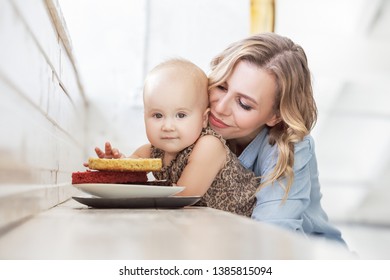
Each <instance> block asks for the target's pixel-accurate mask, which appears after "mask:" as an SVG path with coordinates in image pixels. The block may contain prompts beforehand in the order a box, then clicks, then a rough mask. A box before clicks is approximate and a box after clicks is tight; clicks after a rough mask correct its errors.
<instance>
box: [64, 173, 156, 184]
mask: <svg viewBox="0 0 390 280" xmlns="http://www.w3.org/2000/svg"><path fill="white" fill-rule="evenodd" d="M146 173H147V172H121V171H91V170H87V171H85V172H74V173H72V184H91V183H95V184H136V183H146V182H147V180H148V178H147V175H146Z"/></svg>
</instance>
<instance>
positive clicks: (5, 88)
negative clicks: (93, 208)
mask: <svg viewBox="0 0 390 280" xmlns="http://www.w3.org/2000/svg"><path fill="white" fill-rule="evenodd" d="M69 42H70V39H69V37H68V36H67V30H66V26H65V24H64V20H63V18H62V14H61V11H60V9H59V5H58V3H57V1H56V0H46V1H43V0H42V1H14V0H0V229H4V228H6V227H7V226H8V225H10V224H13V223H16V222H18V221H20V220H22V219H25V218H28V217H29V216H31V215H34V214H35V213H38V212H40V211H42V210H45V209H48V208H50V207H52V206H55V205H56V204H58V203H61V202H62V201H64V200H66V199H67V198H69V197H70V196H71V194H72V192H73V189H72V187H71V185H70V183H71V172H72V171H74V170H76V169H78V168H79V167H80V163H81V162H83V161H84V159H85V151H84V147H85V133H86V127H85V126H86V112H87V102H86V99H85V96H84V93H83V90H82V87H81V84H80V80H79V77H78V74H77V68H76V67H75V63H74V59H73V57H72V49H71V45H70V43H69Z"/></svg>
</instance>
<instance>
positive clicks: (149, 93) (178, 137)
mask: <svg viewBox="0 0 390 280" xmlns="http://www.w3.org/2000/svg"><path fill="white" fill-rule="evenodd" d="M198 88H199V87H196V86H194V84H193V82H192V81H191V80H189V78H188V79H180V78H178V77H170V78H167V77H158V76H156V77H153V78H152V79H150V80H149V82H148V86H147V87H146V88H145V91H144V110H145V112H144V119H145V126H146V134H147V137H148V139H149V141H150V143H151V144H152V145H153V146H155V147H157V148H159V149H162V150H164V151H165V152H167V153H172V154H176V153H178V152H180V151H181V150H183V149H185V148H186V147H188V146H190V145H192V144H193V143H195V141H196V140H197V139H198V138H199V135H200V133H201V131H202V128H203V127H206V125H207V121H208V119H207V111H206V110H207V106H205V102H202V98H206V100H207V99H208V95H207V92H198V91H199V90H198ZM202 95H203V96H202ZM203 100H204V99H203ZM206 104H207V102H206Z"/></svg>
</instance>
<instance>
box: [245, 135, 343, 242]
mask: <svg viewBox="0 0 390 280" xmlns="http://www.w3.org/2000/svg"><path fill="white" fill-rule="evenodd" d="M268 138H269V136H268V128H264V129H262V131H261V132H260V133H259V134H258V135H257V136H256V138H255V139H253V141H252V142H251V143H250V144H249V145H248V146H247V147H246V149H245V150H244V151H243V152H242V153H241V155H240V156H239V160H240V161H241V163H242V165H243V166H244V167H246V168H247V169H250V170H252V171H254V172H255V174H256V175H257V176H265V177H266V176H267V175H268V174H269V173H270V172H272V170H273V168H274V167H275V165H276V162H277V157H278V150H277V147H276V145H274V146H271V145H270V144H269V143H268ZM293 170H294V182H293V184H292V185H291V188H290V192H289V194H288V197H287V200H286V201H285V202H283V196H284V195H285V191H284V189H283V187H282V186H281V185H280V183H274V184H273V185H267V186H265V187H263V188H262V189H261V190H260V191H259V192H258V193H257V195H256V198H257V202H256V206H255V209H254V210H253V213H252V218H253V219H255V220H258V221H263V222H267V223H272V224H276V225H279V226H282V227H284V228H287V229H290V230H293V231H296V232H300V233H303V234H306V235H315V236H318V237H325V238H328V239H331V240H335V241H339V242H341V243H343V244H344V245H345V242H344V240H343V239H342V237H341V233H340V231H339V230H337V229H336V228H335V227H334V226H332V225H331V224H330V223H329V221H328V216H327V215H326V213H325V211H324V210H323V209H322V207H321V202H320V201H321V197H322V194H321V191H320V183H319V180H318V168H317V159H316V155H315V150H314V141H313V138H312V137H311V136H310V135H308V136H306V137H305V138H304V139H303V140H302V141H301V142H299V143H297V144H295V151H294V166H293ZM262 180H263V178H262ZM284 183H285V181H284Z"/></svg>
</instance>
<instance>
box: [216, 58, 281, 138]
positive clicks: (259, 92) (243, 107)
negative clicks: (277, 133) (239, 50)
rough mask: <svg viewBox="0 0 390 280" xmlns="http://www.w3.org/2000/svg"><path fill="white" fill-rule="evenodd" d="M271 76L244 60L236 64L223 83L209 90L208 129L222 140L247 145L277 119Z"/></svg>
mask: <svg viewBox="0 0 390 280" xmlns="http://www.w3.org/2000/svg"><path fill="white" fill-rule="evenodd" d="M275 92H276V85H275V81H274V78H273V76H271V75H270V74H268V73H267V72H265V71H264V70H262V69H261V68H259V67H257V66H256V65H254V64H251V63H249V62H247V61H240V62H238V63H237V65H236V66H235V68H234V69H233V72H232V74H231V75H230V76H229V77H228V78H227V80H226V82H225V83H224V84H222V85H220V86H218V87H215V88H212V89H211V90H210V108H211V111H210V116H209V123H210V126H211V127H212V128H213V129H214V130H215V131H216V132H218V133H219V134H220V135H221V136H222V137H223V138H225V139H234V140H235V141H236V142H237V143H238V144H240V145H247V144H249V143H250V141H252V140H253V139H254V138H255V137H256V135H257V134H258V133H259V132H260V131H261V129H262V128H263V127H264V126H265V125H266V124H267V125H269V126H274V125H275V124H276V123H278V117H277V116H276V114H275V112H274V110H273V104H274V100H275V94H276V93H275Z"/></svg>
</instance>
